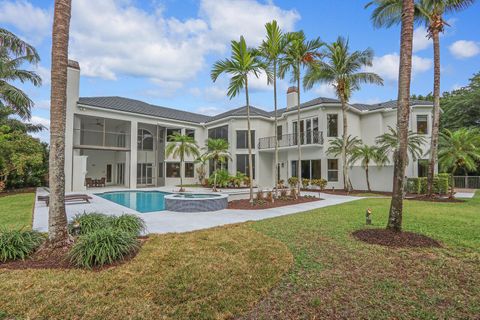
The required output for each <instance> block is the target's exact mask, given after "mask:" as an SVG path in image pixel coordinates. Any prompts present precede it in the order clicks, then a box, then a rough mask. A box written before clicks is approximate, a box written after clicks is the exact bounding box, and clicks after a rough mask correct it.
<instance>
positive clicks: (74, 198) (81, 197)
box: [37, 194, 92, 207]
mask: <svg viewBox="0 0 480 320" xmlns="http://www.w3.org/2000/svg"><path fill="white" fill-rule="evenodd" d="M37 199H38V201H44V202H45V204H46V205H47V207H48V205H49V204H50V196H38V197H37ZM91 199H92V197H90V196H88V195H86V194H69V195H66V196H65V202H78V201H85V202H88V203H90V200H91Z"/></svg>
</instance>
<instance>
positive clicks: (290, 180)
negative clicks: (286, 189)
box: [287, 177, 298, 187]
mask: <svg viewBox="0 0 480 320" xmlns="http://www.w3.org/2000/svg"><path fill="white" fill-rule="evenodd" d="M287 181H288V184H289V185H290V187H296V186H297V185H298V178H297V177H290V178H288V180H287Z"/></svg>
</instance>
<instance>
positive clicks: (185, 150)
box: [165, 132, 200, 192]
mask: <svg viewBox="0 0 480 320" xmlns="http://www.w3.org/2000/svg"><path fill="white" fill-rule="evenodd" d="M168 138H169V141H170V142H169V143H168V144H167V147H166V148H165V154H166V155H167V156H173V158H174V159H177V158H180V192H183V191H185V189H184V188H183V176H184V175H185V170H184V169H183V168H184V163H185V156H187V157H190V156H194V157H199V156H200V152H199V151H198V145H197V142H196V141H195V139H194V138H192V137H190V136H187V135H182V134H180V133H178V132H175V133H174V134H173V135H171V136H169V137H168Z"/></svg>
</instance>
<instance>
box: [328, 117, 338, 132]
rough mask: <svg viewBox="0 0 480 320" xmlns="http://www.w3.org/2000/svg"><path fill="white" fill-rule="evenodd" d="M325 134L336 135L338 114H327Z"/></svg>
mask: <svg viewBox="0 0 480 320" xmlns="http://www.w3.org/2000/svg"><path fill="white" fill-rule="evenodd" d="M327 136H328V137H338V114H328V115H327Z"/></svg>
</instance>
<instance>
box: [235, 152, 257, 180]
mask: <svg viewBox="0 0 480 320" xmlns="http://www.w3.org/2000/svg"><path fill="white" fill-rule="evenodd" d="M239 159H243V160H242V161H239ZM236 160H237V171H238V172H241V173H243V174H244V175H246V176H247V177H248V176H249V170H248V154H237V156H236ZM239 163H240V164H241V165H243V166H244V167H243V168H240V167H239ZM252 167H253V168H252V169H253V170H252V172H253V178H252V179H253V180H255V155H254V154H252Z"/></svg>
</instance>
